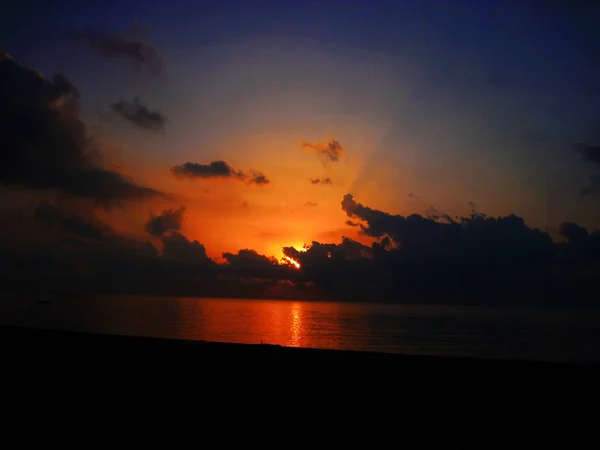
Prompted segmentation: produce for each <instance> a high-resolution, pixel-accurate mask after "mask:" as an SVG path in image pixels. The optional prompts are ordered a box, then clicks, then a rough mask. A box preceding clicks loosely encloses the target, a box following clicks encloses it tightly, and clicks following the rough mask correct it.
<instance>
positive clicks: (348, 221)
mask: <svg viewBox="0 0 600 450" xmlns="http://www.w3.org/2000/svg"><path fill="white" fill-rule="evenodd" d="M345 223H346V225H348V226H351V227H358V226H359V225H360V224H359V223H356V222H352V221H351V220H346V222H345Z"/></svg>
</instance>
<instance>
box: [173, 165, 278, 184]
mask: <svg viewBox="0 0 600 450" xmlns="http://www.w3.org/2000/svg"><path fill="white" fill-rule="evenodd" d="M170 170H171V174H172V175H173V176H174V177H175V178H177V179H180V180H182V179H185V178H187V179H191V180H194V179H199V178H200V179H210V178H230V179H237V180H240V181H243V180H245V179H248V178H249V179H248V184H256V185H257V186H266V185H267V184H269V183H270V180H269V179H267V176H266V175H265V174H264V173H262V172H261V171H259V170H254V169H250V171H249V172H250V175H248V174H246V173H244V171H243V170H240V169H235V168H234V167H232V166H230V165H229V164H228V163H226V162H225V161H212V162H210V163H207V164H199V163H192V162H186V163H184V164H181V165H179V166H173V167H171V169H170Z"/></svg>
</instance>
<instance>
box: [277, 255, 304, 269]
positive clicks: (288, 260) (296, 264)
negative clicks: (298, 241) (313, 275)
mask: <svg viewBox="0 0 600 450" xmlns="http://www.w3.org/2000/svg"><path fill="white" fill-rule="evenodd" d="M281 260H282V261H283V262H284V263H288V264H291V265H292V266H294V267H295V268H296V269H299V268H300V263H299V262H298V261H296V260H295V259H294V258H290V257H289V256H284V257H283V258H281Z"/></svg>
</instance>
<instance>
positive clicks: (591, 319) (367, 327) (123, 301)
mask: <svg viewBox="0 0 600 450" xmlns="http://www.w3.org/2000/svg"><path fill="white" fill-rule="evenodd" d="M599 319H600V314H599V312H598V311H597V310H583V311H577V310H566V309H556V308H555V309H548V310H541V309H539V308H537V309H533V308H491V307H451V306H410V305H390V304H377V303H351V304H349V303H324V302H302V301H278V300H241V299H197V298H167V297H162V298H159V297H142V296H90V297H79V298H61V299H58V300H57V301H56V302H54V303H53V304H51V305H40V304H39V303H37V301H35V300H31V299H19V300H17V299H6V298H3V299H1V300H0V323H3V324H19V325H29V326H37V327H45V328H61V329H70V330H82V331H94V332H106V333H116V334H130V335H143V336H156V337H171V338H182V339H196V340H206V341H219V342H240V343H251V344H258V343H260V342H261V341H262V342H264V343H269V344H279V345H285V346H293V347H314V348H336V349H352V350H374V351H384V352H393V353H415V354H437V355H456V356H477V357H499V358H522V359H536V360H557V361H587V362H600V356H599V355H600V352H599V351H598V349H599V348H600V328H599V327H598V323H600V321H599Z"/></svg>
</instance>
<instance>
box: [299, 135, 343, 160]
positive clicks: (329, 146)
mask: <svg viewBox="0 0 600 450" xmlns="http://www.w3.org/2000/svg"><path fill="white" fill-rule="evenodd" d="M302 148H304V149H305V150H310V151H314V152H316V153H317V155H318V156H319V158H320V159H321V161H322V162H323V164H324V165H327V164H329V163H332V162H337V161H339V160H340V158H341V157H342V155H343V154H344V149H343V148H342V146H341V144H340V143H339V142H338V141H337V139H331V140H330V141H329V142H327V143H322V142H315V143H312V144H311V143H310V142H306V141H302Z"/></svg>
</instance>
